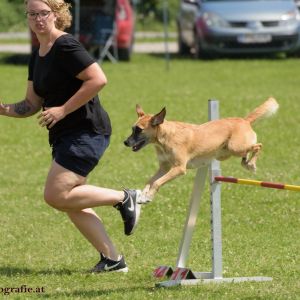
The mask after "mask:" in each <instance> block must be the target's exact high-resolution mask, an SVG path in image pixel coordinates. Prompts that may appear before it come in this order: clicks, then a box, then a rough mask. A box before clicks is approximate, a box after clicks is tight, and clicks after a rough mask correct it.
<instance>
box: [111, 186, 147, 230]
mask: <svg viewBox="0 0 300 300" xmlns="http://www.w3.org/2000/svg"><path fill="white" fill-rule="evenodd" d="M124 192H125V199H124V200H123V202H120V203H118V204H116V205H115V206H114V207H115V208H116V209H118V210H119V211H120V213H121V216H122V219H123V221H124V232H125V234H126V235H131V234H132V233H133V232H134V230H135V228H136V225H137V223H138V220H139V217H140V212H141V207H140V205H139V204H138V203H137V198H138V196H139V193H140V191H139V190H128V189H124Z"/></svg>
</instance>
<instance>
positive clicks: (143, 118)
mask: <svg viewBox="0 0 300 300" xmlns="http://www.w3.org/2000/svg"><path fill="white" fill-rule="evenodd" d="M278 108H279V104H278V103H277V101H276V100H275V99H274V98H272V97H271V98H269V99H268V100H267V101H265V102H264V103H263V104H261V105H260V106H258V107H257V108H255V109H254V110H253V111H252V112H251V113H250V114H248V115H247V116H246V117H245V118H224V119H219V120H213V121H209V122H206V123H203V124H200V125H196V124H188V123H183V122H177V121H167V120H166V119H165V116H166V108H163V109H162V110H161V111H160V112H159V113H157V114H155V115H151V114H146V113H144V111H143V109H142V107H141V106H140V105H138V104H137V105H136V112H137V115H138V120H137V121H136V123H135V124H134V126H133V127H132V134H131V135H130V136H129V137H128V138H127V139H126V140H125V141H124V144H125V146H127V147H131V148H132V150H133V151H134V152H137V151H139V150H140V149H142V148H143V147H145V146H146V145H148V144H150V143H152V144H154V146H155V149H156V153H157V158H158V161H159V169H158V171H157V172H156V173H155V175H154V176H152V177H151V178H150V180H149V181H148V182H147V184H146V186H145V188H144V189H143V191H142V194H141V196H140V199H139V200H138V202H139V203H147V202H150V201H152V199H153V197H154V195H155V193H156V192H157V191H158V190H159V188H160V187H161V186H162V185H164V184H165V183H166V182H168V181H170V180H172V179H174V178H176V177H178V176H181V175H184V174H185V173H186V171H187V169H192V168H199V167H203V166H205V165H207V164H209V163H210V162H211V161H212V160H213V159H217V160H219V161H223V160H226V159H228V158H230V157H231V156H237V157H241V158H242V160H241V165H242V166H243V167H244V168H246V169H247V170H249V171H252V172H255V171H256V161H257V158H258V156H259V153H260V151H261V149H262V144H261V143H257V136H256V133H255V132H254V130H253V129H252V124H254V123H255V122H257V121H258V120H260V119H264V118H267V117H269V116H271V115H273V114H274V113H276V111H277V110H278Z"/></svg>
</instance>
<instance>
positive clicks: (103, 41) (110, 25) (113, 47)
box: [91, 12, 118, 63]
mask: <svg viewBox="0 0 300 300" xmlns="http://www.w3.org/2000/svg"><path fill="white" fill-rule="evenodd" d="M92 23H93V25H92V38H91V44H92V45H93V50H98V53H99V55H98V61H99V62H100V63H101V62H102V61H103V60H104V59H105V57H107V58H108V59H109V60H110V61H111V62H113V63H116V62H117V61H118V48H117V42H116V38H115V36H116V24H115V18H114V16H112V15H105V14H103V13H101V12H96V13H95V15H94V18H93V22H92ZM97 48H98V49H97Z"/></svg>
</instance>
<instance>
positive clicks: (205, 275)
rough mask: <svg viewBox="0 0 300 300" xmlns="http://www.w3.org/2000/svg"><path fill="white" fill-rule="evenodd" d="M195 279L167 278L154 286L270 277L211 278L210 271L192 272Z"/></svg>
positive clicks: (234, 281)
mask: <svg viewBox="0 0 300 300" xmlns="http://www.w3.org/2000/svg"><path fill="white" fill-rule="evenodd" d="M194 274H195V275H196V276H197V279H182V280H167V281H162V282H158V283H157V284H156V285H155V286H156V287H173V286H177V285H197V284H210V283H239V282H247V281H272V280H273V278H272V277H262V276H256V277H232V278H223V277H222V278H212V273H210V272H194Z"/></svg>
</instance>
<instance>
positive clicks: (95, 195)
mask: <svg viewBox="0 0 300 300" xmlns="http://www.w3.org/2000/svg"><path fill="white" fill-rule="evenodd" d="M85 183H86V178H85V177H82V176H80V175H78V174H75V173H74V172H71V171H69V170H67V169H65V168H63V167H62V166H60V165H59V164H57V163H56V162H55V161H53V162H52V166H51V168H50V171H49V174H48V177H47V180H46V184H45V192H44V194H45V195H44V197H45V201H46V202H47V203H48V204H49V205H51V206H52V207H54V208H56V209H58V210H61V211H64V212H66V213H67V214H68V215H69V217H70V219H71V220H72V222H73V223H74V224H75V226H76V227H77V228H78V229H79V230H80V232H81V233H82V234H83V235H84V236H85V237H86V239H87V240H88V241H90V242H91V244H92V245H93V246H94V247H95V248H96V249H97V250H98V251H101V252H102V253H103V254H104V255H105V256H106V257H108V258H111V259H113V260H114V259H116V258H117V252H116V249H115V248H114V246H113V244H112V242H111V241H110V239H109V237H108V235H107V233H106V232H105V229H104V226H103V224H102V222H101V220H100V219H99V217H98V216H97V215H96V213H95V212H94V211H93V210H92V209H91V208H90V207H95V206H103V205H111V206H112V205H117V204H118V205H119V206H120V205H121V207H119V208H118V209H119V210H120V212H121V215H122V218H123V221H124V229H125V234H127V235H129V234H132V233H133V230H134V228H135V226H136V224H137V222H138V217H139V207H138V206H137V205H136V203H135V204H134V209H133V207H132V206H131V205H129V204H128V203H131V202H132V199H131V197H130V198H129V197H128V195H127V198H126V200H124V198H125V196H124V191H116V190H112V189H106V188H99V187H96V186H91V185H86V184H85ZM129 199H130V200H131V201H129Z"/></svg>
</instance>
